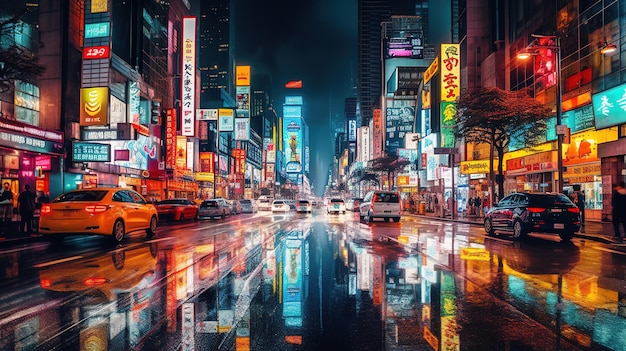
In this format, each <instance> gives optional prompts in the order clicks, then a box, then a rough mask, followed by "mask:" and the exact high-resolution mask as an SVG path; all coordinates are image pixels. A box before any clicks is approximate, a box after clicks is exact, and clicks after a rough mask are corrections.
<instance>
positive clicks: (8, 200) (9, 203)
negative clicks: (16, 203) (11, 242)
mask: <svg viewBox="0 0 626 351" xmlns="http://www.w3.org/2000/svg"><path fill="white" fill-rule="evenodd" d="M0 216H2V218H0V232H2V233H4V234H8V232H9V231H10V226H11V221H12V220H13V192H11V184H9V182H4V187H3V188H2V190H0Z"/></svg>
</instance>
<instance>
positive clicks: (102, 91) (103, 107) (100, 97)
mask: <svg viewBox="0 0 626 351" xmlns="http://www.w3.org/2000/svg"><path fill="white" fill-rule="evenodd" d="M108 98H109V88H108V87H100V88H82V89H80V106H81V109H80V125H81V126H94V125H107V124H108V123H109V120H108V117H109V112H108V102H109V101H108Z"/></svg>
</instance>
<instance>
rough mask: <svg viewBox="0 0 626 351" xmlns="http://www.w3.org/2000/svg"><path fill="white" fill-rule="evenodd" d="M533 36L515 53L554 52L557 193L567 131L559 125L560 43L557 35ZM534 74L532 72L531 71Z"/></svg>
mask: <svg viewBox="0 0 626 351" xmlns="http://www.w3.org/2000/svg"><path fill="white" fill-rule="evenodd" d="M531 36H532V37H533V38H535V39H534V40H533V41H532V42H531V43H530V44H528V46H526V48H525V49H524V51H522V52H520V53H519V54H517V57H518V58H520V59H527V58H529V57H530V56H536V55H539V54H540V53H539V52H538V51H537V50H539V49H547V50H550V51H552V52H554V54H555V57H556V59H555V61H556V62H555V73H556V102H555V105H556V149H557V161H556V163H557V168H558V169H557V176H558V178H559V179H558V181H557V183H556V190H557V191H558V192H559V193H562V192H563V135H565V134H566V132H567V126H566V125H561V116H562V114H563V112H562V107H561V105H562V101H561V100H562V99H563V95H562V92H561V45H560V44H561V43H560V39H559V37H557V36H556V35H541V34H531ZM540 39H547V40H549V41H550V42H551V44H549V45H543V44H541V43H540V42H539V40H540ZM533 74H534V73H533Z"/></svg>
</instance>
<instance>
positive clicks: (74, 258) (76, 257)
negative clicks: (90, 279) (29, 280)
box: [33, 256, 83, 268]
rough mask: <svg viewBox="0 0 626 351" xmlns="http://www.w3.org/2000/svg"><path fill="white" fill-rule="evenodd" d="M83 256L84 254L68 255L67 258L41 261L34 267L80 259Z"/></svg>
mask: <svg viewBox="0 0 626 351" xmlns="http://www.w3.org/2000/svg"><path fill="white" fill-rule="evenodd" d="M81 258H83V256H72V257H66V258H62V259H60V260H56V261H50V262H44V263H39V264H36V265H34V266H33V267H34V268H43V267H47V266H52V265H55V264H59V263H64V262H68V261H74V260H79V259H81Z"/></svg>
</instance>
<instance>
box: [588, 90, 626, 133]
mask: <svg viewBox="0 0 626 351" xmlns="http://www.w3.org/2000/svg"><path fill="white" fill-rule="evenodd" d="M591 100H592V102H593V113H594V116H595V120H596V129H601V128H607V127H612V126H615V125H618V124H622V123H626V84H622V85H620V86H617V87H615V88H612V89H609V90H605V91H603V92H601V93H598V94H594V95H593V96H592V97H591Z"/></svg>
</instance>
